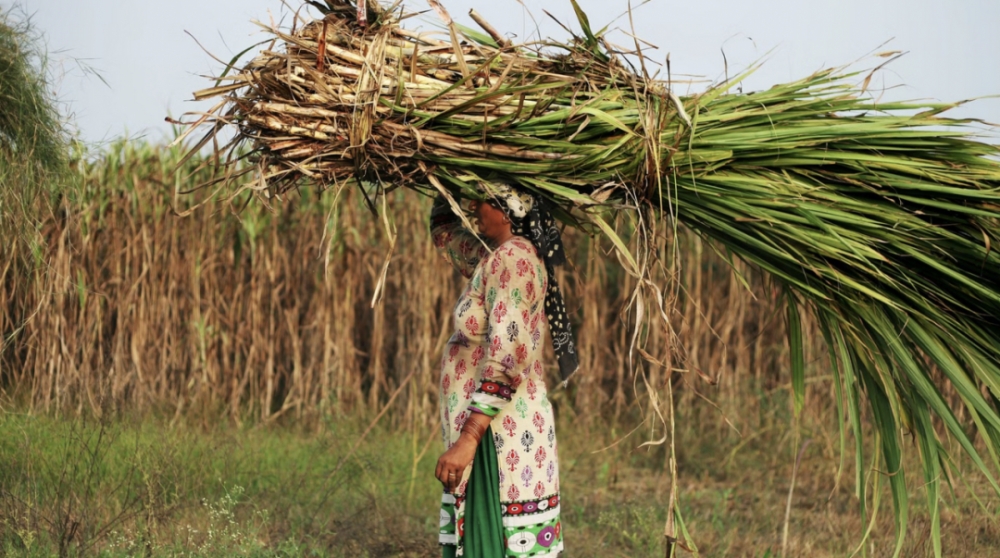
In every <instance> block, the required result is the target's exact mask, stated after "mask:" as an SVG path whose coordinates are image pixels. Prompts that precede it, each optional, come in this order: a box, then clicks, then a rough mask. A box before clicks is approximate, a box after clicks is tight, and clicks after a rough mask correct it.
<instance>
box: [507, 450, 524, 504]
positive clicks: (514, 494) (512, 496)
mask: <svg viewBox="0 0 1000 558" xmlns="http://www.w3.org/2000/svg"><path fill="white" fill-rule="evenodd" d="M511 451H513V450H511ZM513 470H514V469H511V471H513ZM520 497H521V491H520V490H518V489H517V485H514V484H512V485H510V488H509V489H507V499H508V500H510V501H512V502H513V501H514V500H517V499H518V498H520Z"/></svg>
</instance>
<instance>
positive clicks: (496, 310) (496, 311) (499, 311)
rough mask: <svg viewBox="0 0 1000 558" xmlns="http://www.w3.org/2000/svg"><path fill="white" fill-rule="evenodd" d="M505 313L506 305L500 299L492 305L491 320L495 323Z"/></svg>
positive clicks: (501, 318)
mask: <svg viewBox="0 0 1000 558" xmlns="http://www.w3.org/2000/svg"><path fill="white" fill-rule="evenodd" d="M506 315H507V305H506V304H504V303H503V301H502V300H501V301H500V302H498V303H497V305H496V306H494V307H493V320H494V321H495V322H497V323H500V322H501V321H503V319H504V316H506Z"/></svg>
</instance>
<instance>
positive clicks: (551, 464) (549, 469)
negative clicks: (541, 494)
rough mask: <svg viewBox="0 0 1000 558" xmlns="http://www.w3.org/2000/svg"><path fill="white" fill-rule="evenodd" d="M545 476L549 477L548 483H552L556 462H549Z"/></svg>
mask: <svg viewBox="0 0 1000 558" xmlns="http://www.w3.org/2000/svg"><path fill="white" fill-rule="evenodd" d="M545 475H546V476H547V477H549V482H550V483H551V482H552V477H554V476H555V475H556V462H555V461H549V466H548V467H546V469H545Z"/></svg>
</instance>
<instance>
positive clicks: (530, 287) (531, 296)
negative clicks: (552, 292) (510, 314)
mask: <svg viewBox="0 0 1000 558" xmlns="http://www.w3.org/2000/svg"><path fill="white" fill-rule="evenodd" d="M524 294H526V295H528V300H529V301H531V302H534V301H535V282H534V281H528V284H527V285H525V286H524Z"/></svg>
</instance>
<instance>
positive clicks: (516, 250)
mask: <svg viewBox="0 0 1000 558" xmlns="http://www.w3.org/2000/svg"><path fill="white" fill-rule="evenodd" d="M497 253H498V254H500V255H501V257H505V258H514V259H517V258H525V257H530V258H533V259H538V250H537V249H536V248H535V245H534V244H532V243H531V241H530V240H528V239H527V238H524V237H523V236H515V237H512V238H510V239H509V240H508V241H507V242H504V243H503V245H502V246H500V248H498V249H497Z"/></svg>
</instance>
